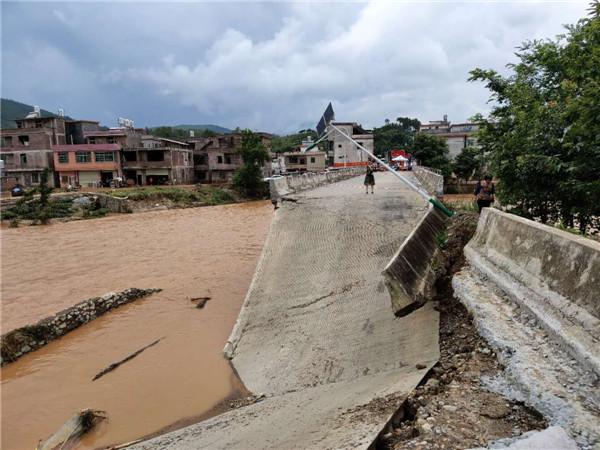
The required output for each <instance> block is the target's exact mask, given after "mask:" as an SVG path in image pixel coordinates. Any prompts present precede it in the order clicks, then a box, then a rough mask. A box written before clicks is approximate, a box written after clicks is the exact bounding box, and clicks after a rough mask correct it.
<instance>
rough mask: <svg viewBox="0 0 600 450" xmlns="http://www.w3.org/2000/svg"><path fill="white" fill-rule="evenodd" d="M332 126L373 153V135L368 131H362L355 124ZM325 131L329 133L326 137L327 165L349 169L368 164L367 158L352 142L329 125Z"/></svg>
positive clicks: (345, 123)
mask: <svg viewBox="0 0 600 450" xmlns="http://www.w3.org/2000/svg"><path fill="white" fill-rule="evenodd" d="M332 124H333V125H335V126H336V128H338V129H340V130H341V131H342V132H343V133H344V134H346V135H348V136H350V137H351V138H352V139H354V140H355V141H356V142H358V143H359V144H360V145H362V146H363V147H365V148H366V149H367V150H369V151H370V152H371V153H373V149H374V144H373V133H372V132H371V131H370V130H365V129H363V128H362V126H360V125H359V124H357V123H355V122H332ZM327 131H331V133H330V134H329V136H328V137H327V162H328V165H330V166H333V167H351V166H365V165H367V164H368V161H369V156H368V155H367V154H366V153H365V152H363V151H362V150H361V149H360V148H359V147H358V146H356V145H355V144H354V143H353V142H352V141H350V140H349V139H347V138H346V137H344V136H342V134H341V133H340V132H339V131H337V130H335V129H331V126H330V125H328V126H327Z"/></svg>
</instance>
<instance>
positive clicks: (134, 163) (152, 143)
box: [122, 135, 194, 185]
mask: <svg viewBox="0 0 600 450" xmlns="http://www.w3.org/2000/svg"><path fill="white" fill-rule="evenodd" d="M122 154H123V175H124V177H125V178H126V179H127V182H128V184H137V185H152V184H191V183H193V182H194V153H193V148H192V146H191V145H190V144H188V143H186V142H180V141H176V140H173V139H166V138H160V137H155V136H150V135H143V136H141V137H140V144H139V145H137V146H125V147H123V150H122Z"/></svg>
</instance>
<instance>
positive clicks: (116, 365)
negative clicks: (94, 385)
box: [92, 338, 164, 381]
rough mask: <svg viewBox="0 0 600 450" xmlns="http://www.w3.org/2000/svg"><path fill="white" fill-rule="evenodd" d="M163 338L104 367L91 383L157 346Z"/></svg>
mask: <svg viewBox="0 0 600 450" xmlns="http://www.w3.org/2000/svg"><path fill="white" fill-rule="evenodd" d="M163 339H164V338H160V339H157V340H156V341H154V342H152V343H151V344H148V345H146V346H145V347H142V348H140V349H139V350H137V351H135V352H133V353H132V354H131V355H129V356H127V357H126V358H123V359H122V360H120V361H117V362H116V363H112V364H111V365H110V366H108V367H106V368H105V369H102V371H100V372H98V373H97V374H96V376H95V377H94V378H92V381H96V380H97V379H98V378H100V377H103V376H104V375H106V374H107V373H108V372H112V371H113V370H115V369H116V368H117V367H119V366H120V365H121V364H123V363H126V362H127V361H129V360H130V359H133V358H135V357H136V356H137V355H139V354H140V353H142V352H143V351H144V350H146V349H147V348H150V347H152V346H153V345H156V344H158V343H159V342H160V341H162V340H163Z"/></svg>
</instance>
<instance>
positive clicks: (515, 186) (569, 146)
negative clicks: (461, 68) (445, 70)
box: [470, 1, 600, 232]
mask: <svg viewBox="0 0 600 450" xmlns="http://www.w3.org/2000/svg"><path fill="white" fill-rule="evenodd" d="M566 30H567V32H566V33H565V34H563V35H560V36H557V38H556V39H555V40H544V41H528V42H525V43H524V44H523V45H522V47H521V48H520V49H519V52H518V53H517V57H518V62H517V63H516V64H511V65H509V66H508V67H509V68H510V69H512V74H510V75H509V76H507V77H503V76H501V75H500V74H498V73H497V72H495V71H493V70H482V69H475V70H473V71H471V77H470V80H471V81H481V82H484V83H485V85H486V87H487V88H488V89H489V90H490V92H491V100H492V101H493V102H494V103H495V105H496V106H495V107H494V109H493V110H492V112H491V113H490V116H489V118H488V119H487V120H485V121H484V122H483V123H482V127H481V131H480V133H479V137H478V140H479V144H480V145H481V146H482V147H483V150H484V151H485V152H486V153H489V155H490V160H491V164H492V168H493V171H494V173H495V175H496V176H497V177H499V178H500V183H499V190H498V194H499V195H498V196H499V198H500V200H501V201H502V202H503V203H504V204H506V205H511V208H512V210H513V211H514V212H516V213H518V214H521V215H524V216H526V217H530V218H535V219H538V220H540V221H541V222H548V221H551V222H556V221H562V222H563V223H564V224H565V225H567V226H573V224H574V222H575V221H577V223H578V225H579V228H580V231H581V232H585V230H586V228H587V227H588V226H589V224H590V221H592V220H597V218H598V216H600V203H599V202H598V199H600V177H599V176H598V174H599V173H600V124H599V122H598V117H600V71H599V70H598V67H600V4H599V3H598V2H597V1H596V2H594V3H593V4H592V5H591V10H590V15H589V17H587V18H584V19H581V20H580V21H579V22H578V23H577V24H576V25H572V26H567V27H566Z"/></svg>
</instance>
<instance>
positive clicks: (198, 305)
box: [190, 297, 212, 309]
mask: <svg viewBox="0 0 600 450" xmlns="http://www.w3.org/2000/svg"><path fill="white" fill-rule="evenodd" d="M211 299H212V297H192V298H191V299H190V301H192V302H198V303H196V308H198V309H202V308H204V305H206V302H207V301H209V300H211Z"/></svg>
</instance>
